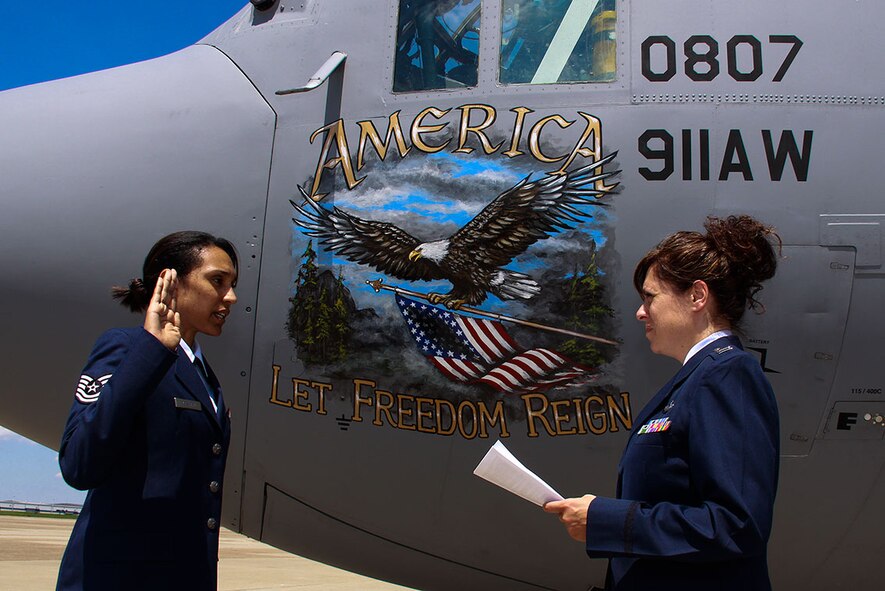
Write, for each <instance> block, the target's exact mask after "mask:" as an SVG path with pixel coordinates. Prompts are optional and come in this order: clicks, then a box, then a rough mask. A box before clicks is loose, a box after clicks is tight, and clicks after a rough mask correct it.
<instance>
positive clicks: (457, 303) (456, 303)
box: [443, 298, 467, 310]
mask: <svg viewBox="0 0 885 591" xmlns="http://www.w3.org/2000/svg"><path fill="white" fill-rule="evenodd" d="M443 303H444V304H445V305H446V308H448V309H449V310H460V309H461V306H463V305H464V304H466V303H467V302H465V301H464V300H457V299H454V298H446V301H445V302H443Z"/></svg>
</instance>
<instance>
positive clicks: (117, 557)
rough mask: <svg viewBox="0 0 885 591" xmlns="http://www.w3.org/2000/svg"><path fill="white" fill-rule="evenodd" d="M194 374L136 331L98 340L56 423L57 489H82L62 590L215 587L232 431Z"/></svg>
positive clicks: (184, 361) (181, 357)
mask: <svg viewBox="0 0 885 591" xmlns="http://www.w3.org/2000/svg"><path fill="white" fill-rule="evenodd" d="M198 371H199V370H198V369H197V368H196V367H194V365H193V364H192V363H191V361H190V359H189V358H188V357H187V355H186V354H185V353H184V352H183V351H181V350H179V351H178V352H177V353H176V352H172V351H170V350H169V349H167V348H166V347H165V346H164V345H162V344H161V343H160V342H159V341H158V340H157V339H156V338H154V337H153V336H152V335H151V334H150V333H148V332H147V331H145V330H144V329H143V328H135V329H114V330H110V331H108V332H106V333H105V334H103V335H102V336H101V337H100V338H99V339H98V341H97V342H96V344H95V348H94V349H93V351H92V353H91V355H90V356H89V360H88V361H87V363H86V367H85V368H84V370H83V375H82V376H81V378H80V382H79V384H78V387H77V392H76V396H75V400H74V403H73V406H72V408H71V413H70V415H69V417H68V421H67V425H66V426H65V430H64V435H63V437H62V442H61V447H60V449H59V464H60V466H61V472H62V475H63V476H64V479H65V481H66V482H67V483H68V484H70V485H71V486H73V487H75V488H78V489H81V490H87V489H88V490H89V492H88V493H87V495H86V501H85V503H84V505H83V510H82V512H81V513H80V516H79V518H78V519H77V522H76V524H75V525H74V529H73V531H72V533H71V539H70V541H69V542H68V546H67V549H66V550H65V553H64V557H63V558H62V563H61V567H60V570H59V577H58V586H57V589H58V590H59V591H104V590H107V591H122V590H126V591H129V590H140V589H144V590H148V589H150V590H151V591H156V590H158V589H163V590H188V591H197V590H199V591H202V590H214V589H216V587H217V575H216V573H217V561H218V528H219V527H220V525H221V494H222V483H223V481H224V465H225V460H226V457H227V449H228V442H229V440H230V423H229V419H228V416H227V411H226V409H225V407H224V402H223V398H222V397H221V394H220V393H221V390H220V388H219V387H218V381H217V379H216V378H215V375H214V374H213V373H212V370H211V369H209V370H208V375H209V378H208V382H209V383H210V384H211V385H212V386H213V387H214V388H215V389H216V392H217V399H218V405H219V412H216V411H215V409H214V407H213V405H212V402H211V400H210V398H209V392H208V391H207V389H206V386H205V385H204V383H203V381H202V379H201V377H200V374H199V373H197V372H198Z"/></svg>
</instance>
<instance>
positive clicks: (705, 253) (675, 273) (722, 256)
mask: <svg viewBox="0 0 885 591" xmlns="http://www.w3.org/2000/svg"><path fill="white" fill-rule="evenodd" d="M704 229H705V230H706V231H707V232H706V234H701V233H700V232H676V233H675V234H673V235H671V236H668V237H667V238H665V239H664V240H662V241H661V243H660V244H658V245H657V246H656V247H654V248H653V249H652V250H651V251H650V252H649V253H648V254H646V255H645V257H643V259H642V260H641V261H639V264H638V265H636V271H635V272H634V273H633V285H634V287H635V288H636V290H637V291H638V292H639V293H640V294H641V293H642V285H643V283H645V276H646V275H647V274H648V272H649V271H650V270H651V269H652V268H654V270H655V274H656V275H657V277H658V278H659V279H660V280H661V281H663V282H664V283H665V284H667V285H669V286H670V287H672V288H674V289H675V290H677V291H679V292H684V291H685V290H687V289H688V288H690V287H691V286H692V284H693V283H694V282H695V281H698V280H701V281H704V282H705V283H706V284H707V286H708V287H709V288H710V291H711V292H712V294H713V296H714V297H715V299H716V303H717V305H718V309H719V314H720V315H721V316H722V317H723V318H724V319H725V320H727V321H728V322H729V323H730V324H731V326H736V325H737V324H738V322H739V321H740V320H741V318H742V317H743V315H744V312H745V311H746V310H747V308H751V309H753V310H758V311H760V312H762V311H764V310H765V307H764V306H762V304H761V303H759V301H758V300H757V299H756V294H757V293H759V291H760V290H761V289H762V282H763V281H765V280H767V279H771V278H772V277H774V272H775V270H776V268H777V259H778V257H779V256H780V252H781V248H782V242H781V238H780V236H778V234H777V233H776V232H775V230H774V228H772V227H771V226H766V225H765V224H763V223H761V222H759V221H758V220H756V219H754V218H752V217H750V216H747V215H741V216H729V217H727V218H725V219H721V218H717V217H712V216H711V217H708V218H707V221H706V222H705V223H704ZM775 244H776V245H777V252H775V246H774V245H775Z"/></svg>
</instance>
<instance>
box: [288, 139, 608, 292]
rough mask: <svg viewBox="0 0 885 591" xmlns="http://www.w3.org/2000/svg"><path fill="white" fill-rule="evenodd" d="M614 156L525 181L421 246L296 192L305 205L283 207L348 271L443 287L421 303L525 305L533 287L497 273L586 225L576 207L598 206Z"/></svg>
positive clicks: (506, 272)
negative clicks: (346, 263)
mask: <svg viewBox="0 0 885 591" xmlns="http://www.w3.org/2000/svg"><path fill="white" fill-rule="evenodd" d="M616 155H617V152H614V153H612V154H610V155H609V156H606V157H605V158H603V159H601V160H599V161H597V162H594V163H592V164H590V165H588V166H585V167H583V168H579V169H577V170H575V171H573V172H571V173H567V174H565V175H548V176H546V177H544V178H542V179H539V180H537V181H533V182H528V181H529V177H526V178H524V179H523V180H522V181H520V182H519V183H517V184H516V185H514V186H513V187H511V188H510V189H507V190H506V191H504V192H503V193H501V194H500V195H498V197H497V198H495V200H494V201H492V202H491V203H489V204H488V205H487V206H485V207H484V208H483V210H482V211H481V212H479V214H478V215H477V216H476V217H474V218H473V219H472V220H471V221H470V222H469V223H468V224H467V225H465V226H464V227H463V228H461V229H460V230H458V231H457V232H455V233H454V234H452V235H451V236H449V237H448V238H445V239H442V240H434V241H431V242H422V241H420V240H418V239H417V238H415V237H414V236H412V235H410V234H409V233H408V232H406V231H405V230H403V229H401V228H398V227H397V226H395V225H393V224H391V223H388V222H378V221H373V220H364V219H362V218H359V217H357V216H355V215H351V214H349V213H347V212H346V211H343V210H341V209H339V208H337V207H332V208H331V209H326V208H324V207H321V206H320V205H319V204H318V203H316V202H315V201H314V200H313V199H311V198H310V197H309V196H308V195H307V193H306V192H305V191H304V189H302V188H301V187H300V186H299V187H298V189H299V190H300V191H301V194H302V195H303V196H304V197H305V199H306V202H305V203H304V204H302V205H300V206H299V205H298V204H296V203H295V202H294V201H290V203H291V204H292V207H294V208H295V210H296V211H297V212H298V213H299V214H300V215H301V217H302V219H297V218H293V220H292V221H294V222H295V224H297V225H298V226H300V227H301V228H303V229H304V231H305V232H304V233H305V234H306V235H307V236H311V237H313V238H317V239H318V241H319V243H320V244H322V245H323V246H324V247H326V248H327V249H328V250H331V251H333V252H334V253H335V254H337V255H339V256H342V257H344V258H346V259H348V260H350V261H353V262H355V263H360V264H363V265H369V266H371V267H374V268H375V269H377V270H378V271H380V272H382V273H386V274H387V275H391V276H393V277H396V278H398V279H403V280H406V281H419V280H420V281H434V280H440V279H445V280H447V281H449V282H450V283H451V284H452V290H451V291H450V292H449V293H447V294H438V293H431V294H429V295H428V300H430V301H431V302H432V303H434V304H440V303H441V304H444V305H445V306H446V307H448V308H454V309H457V308H460V307H461V306H463V305H476V304H479V303H481V302H482V301H483V300H485V299H486V297H487V294H488V293H489V292H491V293H493V294H495V295H496V296H498V297H499V298H501V299H502V300H513V299H517V298H521V299H530V298H532V297H534V296H535V295H537V294H538V293H539V292H540V291H541V288H540V286H539V285H538V283H537V282H536V281H534V280H533V279H532V278H531V277H529V276H528V275H526V274H524V273H519V272H516V271H512V270H510V269H504V268H503V267H504V265H507V264H508V263H510V262H511V261H512V260H513V258H514V257H516V256H518V255H520V254H522V253H523V252H525V251H526V249H527V248H528V247H529V246H531V245H532V244H534V243H535V242H537V241H538V240H543V239H545V238H548V237H549V236H551V235H553V234H555V233H557V232H559V231H561V230H566V229H571V228H572V226H570V225H569V224H568V222H581V221H582V218H584V219H589V218H590V217H592V216H590V214H588V213H585V212H584V211H581V210H580V209H578V208H577V207H575V206H586V205H593V206H602V205H605V204H604V203H602V202H600V201H598V199H599V196H601V195H602V194H603V193H605V192H606V191H600V190H598V189H595V188H593V187H594V184H595V183H596V182H597V181H599V180H602V179H606V178H608V177H610V176H612V175H613V174H616V172H617V171H616V172H611V173H604V172H602V167H603V165H605V164H606V163H607V162H609V161H611V160H612V159H613V158H614V157H615V156H616ZM616 185H617V183H616V184H615V185H612V186H611V187H614V186H616ZM611 187H609V189H610V188H611ZM587 196H592V197H593V198H592V199H590V198H588V197H587Z"/></svg>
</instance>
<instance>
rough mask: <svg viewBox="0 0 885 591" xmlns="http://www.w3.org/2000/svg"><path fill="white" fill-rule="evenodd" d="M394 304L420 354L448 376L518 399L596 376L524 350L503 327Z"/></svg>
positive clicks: (549, 354) (548, 353) (418, 305)
mask: <svg viewBox="0 0 885 591" xmlns="http://www.w3.org/2000/svg"><path fill="white" fill-rule="evenodd" d="M396 303H397V304H398V305H399V308H400V311H401V312H402V314H403V317H404V318H405V320H406V324H407V325H408V327H409V331H410V332H411V334H412V338H414V339H415V343H416V344H417V345H418V349H419V350H420V351H421V352H422V353H423V354H424V355H425V356H426V357H427V359H428V360H430V362H431V363H433V364H434V365H435V366H436V367H437V369H439V371H441V372H442V373H443V374H444V375H445V376H446V377H448V378H449V379H451V380H454V381H458V382H467V383H484V384H488V385H489V386H492V387H493V388H495V389H497V390H500V391H502V392H507V393H513V394H520V393H522V392H527V391H535V390H547V389H550V388H552V387H554V386H562V385H565V384H568V383H571V382H575V381H582V380H583V379H587V378H588V377H589V376H590V375H592V373H593V370H592V369H590V368H588V367H582V366H580V365H576V364H575V363H573V362H572V361H570V360H569V359H568V358H567V357H565V356H564V355H562V354H561V353H558V352H556V351H554V350H552V349H542V348H539V349H525V348H523V347H521V346H520V345H519V344H518V343H517V342H516V341H515V340H514V339H513V337H511V336H510V335H509V334H508V333H507V331H506V330H505V329H504V326H503V325H502V324H501V323H500V322H496V321H493V320H486V319H483V318H474V317H472V316H465V315H462V314H458V313H456V312H453V311H451V310H447V309H445V308H437V307H436V306H433V305H431V304H428V303H425V302H419V301H416V300H412V299H409V298H406V297H403V296H401V295H399V294H397V296H396Z"/></svg>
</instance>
